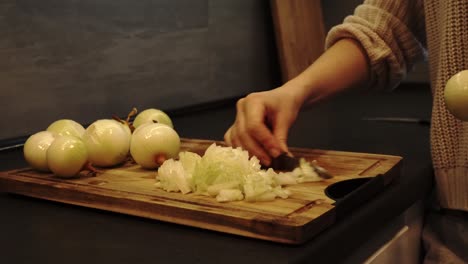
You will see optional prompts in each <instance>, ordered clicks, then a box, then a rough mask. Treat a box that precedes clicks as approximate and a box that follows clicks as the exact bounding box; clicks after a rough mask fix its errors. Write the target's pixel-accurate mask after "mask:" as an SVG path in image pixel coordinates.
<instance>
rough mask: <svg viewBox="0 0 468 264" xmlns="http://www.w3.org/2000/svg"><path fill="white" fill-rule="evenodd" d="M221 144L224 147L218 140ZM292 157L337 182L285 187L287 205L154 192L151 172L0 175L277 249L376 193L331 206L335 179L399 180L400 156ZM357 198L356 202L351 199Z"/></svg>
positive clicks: (127, 167) (26, 190)
mask: <svg viewBox="0 0 468 264" xmlns="http://www.w3.org/2000/svg"><path fill="white" fill-rule="evenodd" d="M212 143H214V141H209V140H197V139H182V149H183V150H189V151H193V152H197V153H199V154H203V153H204V150H205V149H206V148H207V147H208V146H209V145H211V144H212ZM216 143H217V144H222V143H221V142H216ZM291 150H292V152H293V153H294V154H295V155H296V156H300V157H305V158H306V159H308V160H316V161H317V162H318V164H319V165H321V166H322V167H324V168H326V169H328V170H329V171H330V172H331V173H332V174H333V175H335V177H334V178H333V179H329V180H325V181H322V182H313V183H302V184H298V185H294V186H289V187H287V188H288V189H290V190H291V192H292V195H291V196H290V197H289V198H288V199H276V200H275V201H271V202H256V203H251V202H245V201H239V202H229V203H219V202H217V201H216V200H215V199H214V198H211V197H205V196H200V195H195V194H186V195H184V194H181V193H169V192H165V191H163V190H161V189H158V188H156V187H155V186H154V183H155V176H156V171H155V170H144V169H142V168H140V166H138V165H136V164H134V163H132V162H127V163H126V164H124V165H122V166H119V167H116V168H112V169H107V170H104V171H103V173H100V174H98V175H97V176H95V177H92V176H88V175H80V176H79V177H77V178H73V179H60V178H57V177H54V176H53V175H52V174H50V173H39V172H36V171H34V170H32V169H30V168H24V169H18V170H12V171H6V172H1V173H0V190H2V191H5V192H10V193H17V194H22V195H26V196H31V197H36V198H41V199H47V200H53V201H58V202H63V203H67V204H74V205H79V206H85V207H91V208H97V209H102V210H107V211H113V212H118V213H124V214H129V215H134V216H139V217H145V218H150V219H155V220H160V221H167V222H171V223H177V224H182V225H188V226H193V227H199V228H204V229H209V230H215V231H220V232H225V233H231V234H236V235H241V236H247V237H253V238H258V239H264V240H269V241H274V242H280V243H290V244H300V243H303V242H305V241H307V240H309V239H310V238H312V237H314V236H315V235H316V234H318V233H319V232H320V231H322V230H324V229H325V228H327V227H329V226H330V225H332V224H333V223H334V222H335V221H336V219H337V217H339V216H340V214H341V215H343V216H344V215H346V213H347V212H349V211H350V210H353V209H354V208H355V207H357V206H360V204H361V203H362V202H365V200H366V199H370V197H371V196H372V195H370V194H372V192H376V191H381V190H377V189H375V188H373V186H372V185H369V187H368V188H367V190H366V188H364V189H363V190H361V191H360V192H359V190H357V191H355V192H354V193H353V194H354V195H352V196H353V197H352V198H353V199H348V200H346V199H344V200H343V201H339V202H336V203H335V201H334V200H332V199H330V198H328V197H327V196H326V195H325V193H324V190H325V188H326V187H327V186H329V185H330V184H333V183H335V182H338V181H342V180H346V179H351V178H357V177H367V176H376V175H379V177H378V178H379V179H380V181H379V182H381V183H382V184H380V185H381V187H382V186H383V187H385V186H386V185H388V184H390V183H391V182H392V181H395V179H396V178H397V177H399V174H400V169H399V168H400V161H401V159H402V158H401V157H397V156H388V155H377V154H366V153H352V152H341V151H328V150H315V149H303V148H292V149H291ZM356 198H357V199H356Z"/></svg>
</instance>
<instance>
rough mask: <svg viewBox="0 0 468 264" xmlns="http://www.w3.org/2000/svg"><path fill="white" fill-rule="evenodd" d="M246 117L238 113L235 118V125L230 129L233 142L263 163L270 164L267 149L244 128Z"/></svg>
mask: <svg viewBox="0 0 468 264" xmlns="http://www.w3.org/2000/svg"><path fill="white" fill-rule="evenodd" d="M245 123H246V119H245V118H244V115H239V118H238V119H237V120H236V126H235V128H234V129H233V130H232V131H231V135H232V134H234V135H235V136H233V137H232V138H233V144H234V145H236V144H237V146H240V147H242V148H243V149H245V150H247V151H248V152H249V154H250V155H254V156H256V157H257V158H258V159H259V160H260V162H261V163H262V164H263V165H266V166H268V165H270V163H271V157H270V155H269V154H268V153H267V151H266V150H265V149H264V148H263V146H262V145H261V144H259V142H257V141H256V140H255V138H254V137H252V135H251V134H250V133H249V131H247V130H246V128H245Z"/></svg>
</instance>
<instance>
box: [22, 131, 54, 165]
mask: <svg viewBox="0 0 468 264" xmlns="http://www.w3.org/2000/svg"><path fill="white" fill-rule="evenodd" d="M54 140H55V134H54V133H53V132H50V131H40V132H37V133H35V134H33V135H31V136H30V137H29V138H28V139H27V140H26V142H25V143H24V146H23V155H24V159H25V160H26V162H27V163H28V164H29V166H31V167H32V168H33V169H36V170H38V171H43V172H48V171H50V170H49V166H48V165H47V149H48V148H49V147H50V145H51V144H52V142H53V141H54Z"/></svg>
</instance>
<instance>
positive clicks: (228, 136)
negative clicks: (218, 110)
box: [224, 126, 232, 146]
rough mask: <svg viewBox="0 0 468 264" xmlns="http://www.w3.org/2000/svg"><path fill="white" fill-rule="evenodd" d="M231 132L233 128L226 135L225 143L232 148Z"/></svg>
mask: <svg viewBox="0 0 468 264" xmlns="http://www.w3.org/2000/svg"><path fill="white" fill-rule="evenodd" d="M231 131H232V126H231V127H229V128H228V130H227V131H226V133H224V143H226V145H228V146H232V139H231Z"/></svg>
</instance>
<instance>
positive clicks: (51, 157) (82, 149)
mask: <svg viewBox="0 0 468 264" xmlns="http://www.w3.org/2000/svg"><path fill="white" fill-rule="evenodd" d="M87 162H88V153H87V150H86V146H85V145H84V143H83V141H82V140H81V139H80V138H78V137H74V136H58V137H57V138H56V139H55V140H54V141H53V142H52V144H50V146H49V148H48V149H47V165H48V167H49V169H50V170H51V171H52V172H53V173H54V175H56V176H58V177H63V178H69V177H74V176H76V175H78V173H79V172H80V171H82V170H83V169H84V167H85V165H86V164H87Z"/></svg>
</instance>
